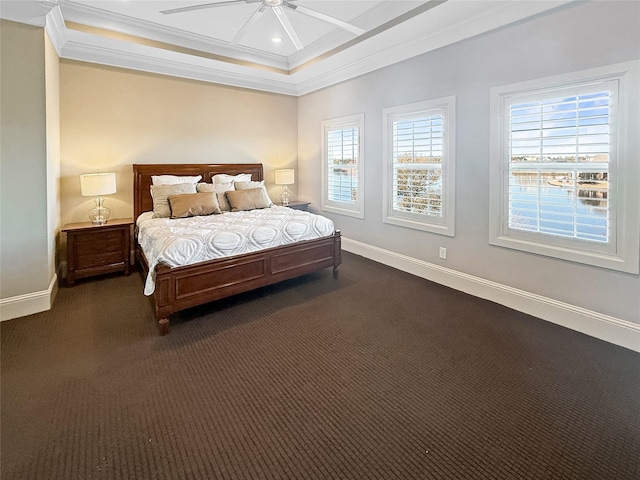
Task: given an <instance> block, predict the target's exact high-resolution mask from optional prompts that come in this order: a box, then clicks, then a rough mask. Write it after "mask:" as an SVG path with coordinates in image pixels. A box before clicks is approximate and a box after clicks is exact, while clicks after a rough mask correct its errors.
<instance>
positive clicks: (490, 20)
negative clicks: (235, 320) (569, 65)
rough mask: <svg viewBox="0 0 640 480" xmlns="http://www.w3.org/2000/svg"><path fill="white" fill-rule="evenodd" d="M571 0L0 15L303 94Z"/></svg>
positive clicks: (91, 8) (161, 64)
mask: <svg viewBox="0 0 640 480" xmlns="http://www.w3.org/2000/svg"><path fill="white" fill-rule="evenodd" d="M569 1H570V0H555V1H553V0H549V1H544V2H540V1H535V0H532V1H527V0H511V1H507V0H394V1H389V0H386V1H369V0H355V1H353V0H352V1H342V0H340V1H338V0H284V2H282V1H281V0H209V1H206V0H205V1H191V0H188V1H187V0H171V1H169V0H162V1H157V0H155V1H149V0H73V1H72V0H58V1H55V0H54V1H36V0H20V1H13V0H2V1H1V2H0V16H1V17H2V18H5V19H9V20H13V21H19V22H23V23H29V24H33V25H39V26H44V27H45V28H46V29H47V32H48V33H49V36H50V38H51V39H52V41H53V43H54V46H55V47H56V50H57V51H58V54H59V55H60V56H61V57H62V58H69V59H74V60H81V61H88V62H94V63H100V64H106V65H113V66H118V67H124V68H133V69H137V70H143V71H149V72H155V73H161V74H167V75H174V76H181V77H186V78H193V79H198V80H204V81H210V82H216V83H223V84H229V85H235V86H240V87H248V88H254V89H260V90H266V91H272V92H277V93H284V94H289V95H300V94H304V93H308V92H310V91H313V90H316V89H319V88H323V87H326V86H329V85H331V84H334V83H337V82H340V81H343V80H346V79H348V78H352V77H355V76H357V75H361V74H363V73H367V72H369V71H372V70H375V69H377V68H381V67H384V66H386V65H390V64H392V63H396V62H398V61H402V60H405V59H407V58H411V57H413V56H416V55H419V54H421V53H424V52H427V51H430V50H433V49H436V48H440V47H442V46H444V45H447V44H449V43H453V42H457V41H460V40H463V39H465V38H469V37H471V36H474V35H478V34H481V33H483V32H486V31H488V30H491V29H495V28H498V27H501V26H503V25H506V24H508V23H511V22H514V21H518V20H521V19H523V18H526V17H529V16H532V15H536V14H539V13H541V12H544V11H546V10H549V9H551V8H556V7H558V6H560V5H562V4H565V3H569ZM202 4H207V6H206V7H204V8H199V7H198V6H200V5H202ZM215 4H219V5H215ZM184 7H186V9H185V11H177V12H176V11H175V9H182V8H184ZM190 7H196V9H193V10H191V9H190ZM163 11H169V12H167V13H162V12H163ZM283 17H284V18H283ZM274 38H278V39H280V41H279V42H277V43H276V42H274V41H273V39H274Z"/></svg>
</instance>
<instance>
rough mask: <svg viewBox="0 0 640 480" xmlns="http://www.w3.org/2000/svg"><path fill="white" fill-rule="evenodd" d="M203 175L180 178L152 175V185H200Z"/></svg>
mask: <svg viewBox="0 0 640 480" xmlns="http://www.w3.org/2000/svg"><path fill="white" fill-rule="evenodd" d="M200 180H202V175H198V176H195V177H178V176H176V175H152V176H151V184H152V185H178V184H179V183H198V182H199V181H200Z"/></svg>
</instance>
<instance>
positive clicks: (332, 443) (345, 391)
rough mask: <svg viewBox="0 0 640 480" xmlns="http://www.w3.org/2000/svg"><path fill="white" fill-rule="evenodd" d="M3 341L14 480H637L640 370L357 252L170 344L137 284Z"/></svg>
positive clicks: (630, 360)
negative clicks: (334, 272)
mask: <svg viewBox="0 0 640 480" xmlns="http://www.w3.org/2000/svg"><path fill="white" fill-rule="evenodd" d="M1 334H2V338H1V340H2V358H1V360H2V372H1V373H2V398H1V400H2V417H1V421H2V424H1V429H2V432H1V433H2V438H1V440H2V443H1V448H2V452H1V460H2V466H1V468H2V470H1V477H2V479H6V480H9V479H21V480H23V479H65V480H66V479H182V478H190V479H205V478H210V479H234V480H235V479H247V480H249V479H250V480H255V479H271V480H280V479H295V480H299V479H385V480H391V479H400V480H410V479H580V480H584V479H594V480H602V479H616V480H623V479H634V480H637V479H638V478H640V469H639V468H640V355H638V354H637V353H634V352H632V351H629V350H626V349H623V348H620V347H616V346H614V345H611V344H607V343H605V342H602V341H599V340H597V339H594V338H591V337H588V336H585V335H581V334H579V333H576V332H573V331H570V330H567V329H564V328H561V327H558V326H556V325H553V324H550V323H547V322H544V321H541V320H538V319H535V318H533V317H530V316H527V315H524V314H521V313H518V312H514V311H512V310H509V309H507V308H504V307H501V306H499V305H496V304H494V303H491V302H488V301H484V300H480V299H477V298H474V297H471V296H469V295H465V294H462V293H460V292H456V291H453V290H450V289H448V288H445V287H442V286H439V285H436V284H433V283H430V282H427V281H425V280H423V279H420V278H417V277H413V276H411V275H408V274H405V273H402V272H399V271H396V270H393V269H390V268H388V267H385V266H382V265H379V264H376V263H373V262H370V261H368V260H365V259H363V258H361V257H357V256H354V255H350V254H347V253H345V255H344V264H343V265H342V267H341V268H340V278H339V279H338V280H335V281H334V280H333V279H332V277H331V271H330V270H326V271H323V272H318V273H316V274H313V275H309V276H306V277H303V278H301V279H297V280H292V281H288V282H285V283H283V284H279V285H275V286H272V287H267V288H263V289H260V290H258V291H256V292H252V293H249V294H243V295H240V296H237V297H234V298H231V299H227V300H223V301H220V302H216V303H212V304H209V305H206V306H202V307H198V308H195V309H192V310H189V311H187V312H183V313H181V314H177V315H175V316H174V317H173V318H172V330H171V334H170V335H169V336H168V337H159V336H158V335H157V331H156V326H155V322H154V321H153V319H152V311H151V306H150V304H149V302H148V299H147V298H145V297H144V296H143V295H142V281H141V279H140V278H139V276H137V275H135V274H134V275H132V276H130V277H122V276H107V277H102V278H99V279H93V280H87V281H84V282H78V284H77V286H75V287H73V288H61V289H60V291H59V293H58V298H57V300H56V303H55V306H54V308H53V310H51V311H50V312H45V313H41V314H37V315H33V316H29V317H25V318H21V319H17V320H12V321H9V322H3V323H2V324H1Z"/></svg>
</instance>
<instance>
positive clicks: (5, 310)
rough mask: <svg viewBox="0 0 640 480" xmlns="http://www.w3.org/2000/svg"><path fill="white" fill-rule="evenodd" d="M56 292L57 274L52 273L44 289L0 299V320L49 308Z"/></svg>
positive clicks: (44, 310) (23, 315)
mask: <svg viewBox="0 0 640 480" xmlns="http://www.w3.org/2000/svg"><path fill="white" fill-rule="evenodd" d="M57 293H58V275H57V274H55V273H54V274H53V278H52V279H51V283H50V284H49V288H47V289H46V290H42V291H40V292H32V293H26V294H24V295H16V296H15V297H9V298H3V299H0V321H2V322H3V321H5V320H11V319H12V318H18V317H25V316H27V315H33V314H34V313H40V312H46V311H47V310H51V305H53V301H54V300H55V298H56V294H57Z"/></svg>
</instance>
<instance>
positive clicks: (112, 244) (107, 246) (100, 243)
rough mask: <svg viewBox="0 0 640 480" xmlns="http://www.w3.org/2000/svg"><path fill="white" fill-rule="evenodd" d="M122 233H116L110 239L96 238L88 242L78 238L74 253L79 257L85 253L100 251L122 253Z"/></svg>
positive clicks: (92, 253)
mask: <svg viewBox="0 0 640 480" xmlns="http://www.w3.org/2000/svg"><path fill="white" fill-rule="evenodd" d="M123 242H124V235H123V234H121V233H120V234H118V235H116V236H115V238H112V239H111V240H104V239H100V238H98V239H96V240H93V241H90V242H87V241H84V240H82V239H78V242H77V243H76V248H75V254H76V255H77V256H79V257H82V256H87V255H96V254H101V253H112V252H115V253H120V254H121V253H122V244H123Z"/></svg>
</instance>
